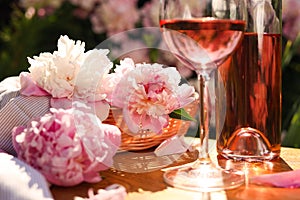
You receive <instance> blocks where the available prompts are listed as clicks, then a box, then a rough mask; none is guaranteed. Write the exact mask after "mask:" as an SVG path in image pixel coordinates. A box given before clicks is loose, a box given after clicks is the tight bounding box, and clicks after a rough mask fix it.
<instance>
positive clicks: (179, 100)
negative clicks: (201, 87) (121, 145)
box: [112, 60, 195, 134]
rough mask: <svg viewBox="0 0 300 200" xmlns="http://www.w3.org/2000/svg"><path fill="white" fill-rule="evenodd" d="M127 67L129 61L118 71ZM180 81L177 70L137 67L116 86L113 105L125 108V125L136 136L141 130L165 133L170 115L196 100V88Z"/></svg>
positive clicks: (147, 65) (160, 67) (125, 74)
mask: <svg viewBox="0 0 300 200" xmlns="http://www.w3.org/2000/svg"><path fill="white" fill-rule="evenodd" d="M123 64H128V60H127V62H121V65H120V66H117V68H116V70H118V67H120V68H123ZM130 66H131V65H130ZM123 71H124V69H123ZM180 80H181V77H180V74H179V72H178V71H177V70H176V69H175V68H174V67H163V66H162V65H160V64H157V63H155V64H146V63H144V64H136V65H135V68H134V69H133V70H131V71H129V72H127V73H124V74H123V78H122V79H121V80H120V81H119V82H118V84H117V85H116V87H115V90H114V93H113V95H112V105H113V106H116V107H120V108H122V109H123V117H124V119H125V122H126V124H127V126H128V128H129V129H130V130H131V131H132V132H133V133H136V134H138V132H139V130H140V129H141V128H142V129H149V130H151V131H153V132H155V133H161V131H162V129H163V128H164V127H166V126H167V125H168V122H169V114H170V113H171V112H172V111H174V110H175V109H179V108H182V107H184V106H185V105H187V104H189V103H191V102H192V101H193V100H194V96H193V95H194V92H195V90H194V87H192V86H189V85H187V84H182V85H179V84H180Z"/></svg>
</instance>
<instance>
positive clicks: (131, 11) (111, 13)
mask: <svg viewBox="0 0 300 200" xmlns="http://www.w3.org/2000/svg"><path fill="white" fill-rule="evenodd" d="M136 4H137V0H114V1H104V2H102V3H101V4H100V5H99V6H97V7H96V9H95V12H94V13H93V14H92V15H91V17H90V19H91V23H92V25H93V30H94V32H95V33H103V32H106V33H107V35H109V36H111V35H113V34H116V33H119V32H122V31H125V30H130V29H132V28H135V24H136V23H137V22H138V20H139V17H140V16H139V11H138V9H137V7H136Z"/></svg>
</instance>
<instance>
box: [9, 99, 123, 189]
mask: <svg viewBox="0 0 300 200" xmlns="http://www.w3.org/2000/svg"><path fill="white" fill-rule="evenodd" d="M120 135H121V133H120V130H119V129H118V128H117V127H116V126H112V125H110V126H106V125H104V124H102V123H101V121H100V120H99V119H98V118H97V116H96V115H95V114H93V113H92V112H91V109H90V108H89V107H86V106H85V105H84V104H82V103H80V102H74V104H73V108H72V109H67V110H63V109H54V108H51V109H50V113H49V114H46V115H44V116H42V117H41V118H39V119H35V120H32V121H31V122H30V123H29V124H28V125H27V126H20V127H15V128H14V129H13V142H14V147H15V150H16V152H17V154H18V157H19V158H20V159H22V160H24V161H25V162H27V163H28V164H29V165H31V166H33V167H34V168H36V169H37V170H39V171H40V172H41V173H42V174H43V175H44V176H45V177H46V179H47V180H48V181H49V182H50V183H53V184H56V185H62V186H73V185H77V184H79V183H81V182H83V181H86V182H98V181H100V180H101V177H100V176H99V171H102V170H105V169H107V168H108V167H110V166H111V165H112V162H113V160H112V157H113V155H114V154H115V153H116V151H117V149H118V146H119V145H120Z"/></svg>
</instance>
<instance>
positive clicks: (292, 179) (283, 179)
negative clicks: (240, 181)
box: [250, 170, 300, 188]
mask: <svg viewBox="0 0 300 200" xmlns="http://www.w3.org/2000/svg"><path fill="white" fill-rule="evenodd" d="M250 183H253V184H258V185H269V186H274V187H283V188H299V187H300V170H294V171H287V172H279V173H275V174H264V175H260V176H255V177H252V178H250Z"/></svg>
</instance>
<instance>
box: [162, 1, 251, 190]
mask: <svg viewBox="0 0 300 200" xmlns="http://www.w3.org/2000/svg"><path fill="white" fill-rule="evenodd" d="M246 6H247V5H246V1H245V0H161V1H160V27H161V31H162V35H163V39H164V41H165V43H166V44H167V46H168V48H169V50H170V51H171V52H172V53H173V54H174V55H175V57H176V58H177V59H178V60H180V61H181V62H182V63H183V64H184V65H185V66H186V67H188V68H190V69H192V70H194V71H195V72H196V73H197V78H198V82H199V96H200V103H199V133H200V146H201V147H200V152H199V158H198V159H197V160H196V161H195V162H193V163H191V165H188V166H186V165H184V166H179V167H175V168H171V169H169V170H166V171H165V173H164V180H165V182H166V183H168V184H170V185H172V186H174V187H178V188H182V189H187V190H194V191H202V192H211V191H219V190H224V189H232V188H235V187H238V186H240V185H242V184H244V181H245V177H244V173H242V172H241V171H235V170H233V169H222V168H220V167H219V166H217V165H215V164H214V163H213V162H212V160H211V159H210V157H209V153H208V148H209V147H208V132H209V124H210V115H211V114H212V113H211V110H210V105H211V103H213V102H209V101H208V100H209V99H210V98H207V97H208V95H209V94H208V92H209V88H208V86H207V85H208V84H207V83H208V81H209V80H210V79H211V78H213V77H215V76H212V75H213V74H214V73H215V72H216V71H217V68H218V66H219V65H220V64H222V62H224V61H225V60H226V59H227V58H228V57H229V56H230V55H231V54H232V52H233V51H234V50H235V49H236V48H237V46H238V45H239V44H240V43H241V40H242V38H243V33H244V29H245V24H246V16H247V14H246V13H247V12H246V9H247V7H246ZM212 92H214V91H212ZM210 95H211V96H212V94H210Z"/></svg>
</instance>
